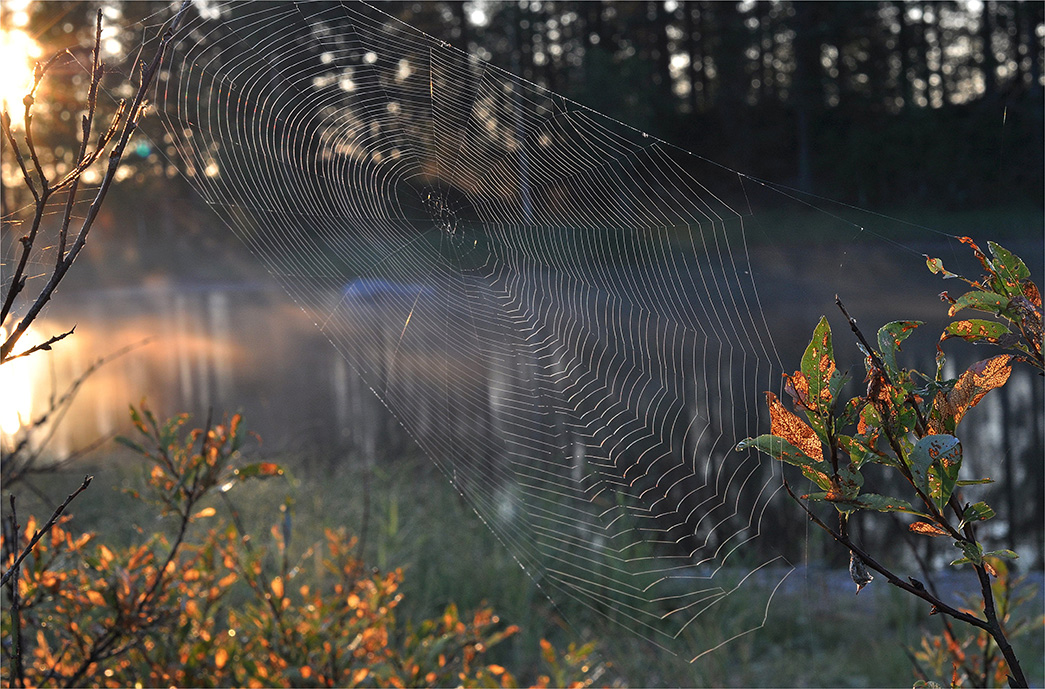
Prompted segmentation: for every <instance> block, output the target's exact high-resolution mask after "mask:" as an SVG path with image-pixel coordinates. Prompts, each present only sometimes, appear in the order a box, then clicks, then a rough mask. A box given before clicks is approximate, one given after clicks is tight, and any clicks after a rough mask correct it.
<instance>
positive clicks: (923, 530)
mask: <svg viewBox="0 0 1045 689" xmlns="http://www.w3.org/2000/svg"><path fill="white" fill-rule="evenodd" d="M907 528H909V529H910V530H911V531H913V532H914V533H920V534H924V535H926V536H946V535H947V532H946V531H944V530H943V529H941V528H940V527H938V526H936V525H935V524H930V523H928V522H915V523H913V524H911V525H910V526H909V527H907Z"/></svg>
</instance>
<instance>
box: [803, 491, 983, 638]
mask: <svg viewBox="0 0 1045 689" xmlns="http://www.w3.org/2000/svg"><path fill="white" fill-rule="evenodd" d="M784 489H785V490H786V491H787V493H788V495H790V496H791V497H792V498H793V499H794V501H795V502H797V503H798V504H799V506H800V507H801V508H802V509H803V510H804V511H805V513H806V514H807V515H808V516H809V519H810V520H812V522H813V523H814V524H816V525H817V526H819V527H820V528H821V529H823V530H824V531H826V532H827V533H828V534H830V535H831V537H832V538H834V539H835V540H836V541H838V542H839V543H841V544H842V545H844V546H845V547H846V548H849V550H851V551H853V552H854V553H856V555H857V557H859V558H860V559H861V560H863V561H864V564H866V565H867V566H868V567H870V568H871V569H873V570H874V571H876V572H878V573H879V574H881V575H882V576H884V577H885V578H886V580H887V581H888V582H889V583H890V584H892V585H893V586H896V587H897V588H901V589H903V590H904V591H907V592H908V593H911V594H913V595H915V596H917V597H918V598H921V599H922V600H924V601H926V602H928V603H930V604H931V605H932V606H933V607H934V608H936V610H937V611H939V612H942V613H945V614H947V615H950V616H951V617H954V618H955V619H959V620H961V621H962V622H966V623H968V624H971V625H973V626H974V627H978V628H980V629H986V630H988V631H990V630H989V629H988V627H987V623H986V622H985V621H983V620H981V619H979V618H977V617H973V616H972V615H969V614H968V613H964V612H962V611H961V610H958V609H956V608H953V607H951V606H950V605H947V604H946V603H944V602H943V601H942V600H940V599H939V598H937V597H936V596H934V595H932V594H931V593H929V592H928V591H927V590H926V589H925V587H924V586H920V585H917V586H916V585H914V584H911V583H908V582H906V581H904V580H903V579H901V578H900V577H898V576H897V575H895V574H893V572H892V571H891V570H889V569H887V568H886V567H885V566H884V565H882V564H881V563H879V562H878V561H877V560H875V559H874V558H873V557H871V556H870V555H868V554H867V552H865V551H864V550H863V549H862V548H861V547H860V546H858V545H856V544H855V543H853V542H852V541H851V540H849V539H848V538H847V537H845V536H843V535H842V534H840V533H838V532H837V531H835V530H834V529H832V528H831V527H830V526H828V525H827V524H825V523H824V522H823V520H821V519H820V518H819V517H817V516H816V515H815V514H813V512H812V511H811V510H810V509H809V507H808V506H807V505H806V504H805V503H804V502H802V500H801V499H799V497H798V496H797V495H795V493H794V491H792V490H791V486H790V485H789V484H788V482H787V481H784Z"/></svg>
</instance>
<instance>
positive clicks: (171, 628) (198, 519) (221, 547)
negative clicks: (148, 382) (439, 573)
mask: <svg viewBox="0 0 1045 689" xmlns="http://www.w3.org/2000/svg"><path fill="white" fill-rule="evenodd" d="M131 415H132V420H133V421H134V424H135V426H136V428H137V430H138V432H139V435H140V438H139V439H138V440H131V439H126V438H124V439H121V440H122V441H123V443H124V444H126V445H128V446H130V447H131V448H133V449H134V450H135V451H136V452H137V453H139V454H140V455H141V456H142V457H144V458H146V459H147V460H148V462H149V465H148V474H147V476H146V478H145V484H144V485H145V488H144V489H143V490H142V491H141V492H140V493H139V492H135V493H133V497H135V498H136V499H140V500H144V501H146V502H148V503H149V504H151V505H154V506H155V507H156V508H157V509H158V510H159V511H160V513H161V514H162V515H163V516H164V517H165V518H166V519H168V520H169V521H170V522H171V524H170V527H169V529H168V531H167V532H166V533H157V534H153V535H148V534H144V533H143V534H142V540H141V542H140V543H136V544H132V545H130V546H127V547H116V546H113V545H109V544H106V543H105V542H104V540H103V539H102V538H101V537H99V536H97V535H95V534H77V533H75V532H74V531H73V530H72V528H71V524H70V518H69V517H68V516H64V515H61V514H56V516H55V519H54V520H53V522H52V523H53V526H52V527H51V528H50V530H49V531H48V532H47V535H46V537H43V538H41V539H39V540H38V541H37V542H36V543H35V546H34V545H33V544H32V543H31V540H32V539H31V537H30V536H29V534H31V533H37V532H38V531H40V529H39V522H38V520H36V519H35V518H33V517H30V518H29V519H28V520H27V523H26V526H25V529H24V530H22V529H21V528H19V526H18V524H17V516H16V515H15V513H14V512H13V510H12V513H11V515H10V518H9V519H8V520H7V522H6V524H5V527H6V528H5V532H4V536H3V540H2V548H3V556H4V561H5V564H6V566H7V570H8V574H5V576H7V577H8V580H7V586H6V588H7V594H8V600H9V603H10V605H9V606H8V608H7V609H6V610H5V611H4V615H3V618H2V633H3V638H4V644H3V649H4V654H5V656H6V661H7V662H5V663H4V667H3V671H2V673H3V674H2V675H0V676H2V678H3V680H4V682H5V684H6V685H7V686H25V685H35V686H43V685H49V684H50V685H58V686H76V685H84V684H92V685H99V686H113V687H121V686H161V685H162V686H172V685H179V686H186V685H188V686H346V687H347V686H374V685H381V686H400V687H405V686H445V685H455V686H456V685H461V686H516V684H517V680H516V677H515V676H514V675H513V674H512V673H511V672H509V671H508V670H507V669H505V668H504V667H501V666H500V665H496V664H494V663H492V662H489V661H488V659H487V658H488V655H487V652H488V651H489V649H491V648H492V647H494V646H496V645H497V644H498V643H500V642H501V641H504V640H505V639H507V638H509V637H511V636H512V635H514V634H516V633H517V632H518V628H517V627H515V626H513V625H508V624H505V623H504V622H503V621H502V620H500V619H499V618H498V616H497V615H496V614H494V613H493V611H492V610H490V609H489V608H483V609H480V610H477V611H475V612H473V613H469V614H467V615H461V614H460V613H459V612H458V610H457V608H456V606H454V605H453V604H452V603H451V604H449V605H448V606H447V607H446V609H445V611H444V612H443V614H442V615H441V616H439V617H437V618H434V619H430V620H424V621H422V622H421V623H420V624H416V625H413V624H409V623H402V622H400V621H399V620H398V619H397V617H396V607H397V605H398V603H399V602H400V600H401V599H402V596H401V594H400V593H399V591H398V589H399V586H400V584H401V582H402V580H403V573H402V570H400V569H396V570H393V571H391V572H381V571H379V570H376V569H370V568H368V567H366V566H365V565H364V564H363V563H362V562H361V561H360V560H359V559H358V558H357V557H356V554H355V553H356V552H357V544H356V541H355V539H354V538H352V537H350V536H349V535H348V534H347V533H346V532H345V531H344V530H340V531H335V530H327V531H326V533H325V534H324V538H323V539H322V542H320V543H316V544H313V545H310V546H309V547H307V548H305V549H304V551H303V552H301V553H299V554H297V555H296V556H294V557H292V549H291V547H290V544H291V540H292V537H293V532H294V529H293V525H292V519H291V516H290V508H289V505H288V504H284V506H283V510H282V511H283V514H282V518H281V519H280V521H279V523H278V524H276V525H274V526H273V527H272V529H271V541H270V543H271V545H266V546H262V545H258V544H256V541H255V539H254V538H252V536H251V534H249V533H248V532H247V531H246V530H245V529H244V528H243V525H242V523H241V520H240V519H239V516H238V512H237V511H236V509H235V507H234V505H233V503H232V502H231V500H230V499H229V494H230V492H231V491H232V490H234V489H235V488H236V487H237V486H238V485H240V484H242V483H246V482H252V481H258V480H264V479H277V478H279V477H281V476H283V470H282V469H281V468H280V467H279V466H278V465H276V464H274V463H270V462H259V463H252V464H244V463H243V461H242V455H241V447H242V440H243V431H242V423H241V419H240V418H239V417H238V416H233V417H232V418H231V419H228V420H227V421H226V422H224V423H221V424H218V425H215V426H213V427H209V428H203V429H201V428H197V429H194V430H191V431H186V430H185V428H186V424H187V421H188V419H187V417H186V416H184V415H183V416H179V417H175V418H174V419H171V420H169V421H167V422H165V423H161V422H160V421H159V420H158V419H157V418H156V417H155V416H154V415H153V414H152V413H151V412H150V411H149V410H148V409H144V408H143V409H142V410H141V411H140V412H139V411H138V410H134V409H132V413H131ZM208 426H209V424H208ZM87 483H89V480H87V481H85V485H84V486H83V487H84V488H85V487H86V484H87ZM72 497H75V495H74V496H71V497H70V500H69V501H67V502H66V504H68V502H70V501H71V498H72ZM63 507H64V506H63ZM219 508H220V510H221V514H227V515H228V516H227V518H224V519H223V518H221V517H220V516H219ZM22 552H25V553H26V555H25V556H24V559H23V560H21V562H20V563H18V564H17V565H16V558H17V556H18V555H19V554H20V553H22ZM8 575H10V576H8ZM592 653H593V648H592V647H591V646H585V647H583V648H579V649H578V648H575V647H572V646H571V647H570V649H568V651H567V652H566V653H565V654H561V655H560V654H558V653H556V651H555V649H554V648H552V646H551V644H549V643H547V642H542V655H543V657H544V659H545V662H546V663H547V664H548V666H549V667H548V669H549V674H548V675H543V676H541V677H538V678H537V684H538V685H539V686H550V685H552V684H554V685H556V686H588V685H590V684H591V683H592V682H593V681H594V680H595V678H597V677H598V676H599V674H600V673H601V672H603V670H604V669H603V668H602V667H600V666H599V665H598V664H597V663H595V662H593V661H592V660H591V658H590V656H591V655H592Z"/></svg>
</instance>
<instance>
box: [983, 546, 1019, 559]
mask: <svg viewBox="0 0 1045 689" xmlns="http://www.w3.org/2000/svg"><path fill="white" fill-rule="evenodd" d="M983 557H1003V558H1005V559H1006V560H1018V559H1019V558H1020V556H1019V554H1018V553H1016V552H1015V551H1012V550H1009V549H1008V548H1005V549H1004V550H988V551H987V552H986V553H984V554H983Z"/></svg>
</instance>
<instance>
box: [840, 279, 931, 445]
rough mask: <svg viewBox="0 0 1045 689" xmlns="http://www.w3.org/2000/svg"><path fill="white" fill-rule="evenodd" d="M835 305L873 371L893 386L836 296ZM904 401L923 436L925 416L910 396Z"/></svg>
mask: <svg viewBox="0 0 1045 689" xmlns="http://www.w3.org/2000/svg"><path fill="white" fill-rule="evenodd" d="M835 305H836V306H837V307H838V308H839V309H841V311H842V315H844V316H845V320H846V322H848V323H849V329H850V330H852V331H853V334H855V335H856V337H857V339H858V340H860V343H861V344H863V346H864V350H865V351H866V352H867V355H868V356H869V357H871V364H872V365H873V366H874V368H875V370H876V371H878V373H879V375H881V376H882V378H883V379H884V380H885V382H887V383H889V385H893V381H892V378H891V377H890V376H889V371H888V369H886V368H885V364H884V363H882V360H881V359H880V358H879V357H878V354H877V353H876V352H875V350H874V348H873V347H872V346H871V345H870V344H868V342H867V339H866V338H865V337H864V334H863V333H862V332H860V328H859V327H857V325H856V319H855V318H853V317H852V316H850V315H849V312H848V311H846V309H845V306H844V305H843V304H842V300H841V298H839V296H838V295H837V294H836V295H835ZM904 401H905V402H906V403H907V404H908V405H909V406H910V407H911V408H912V409H913V410H914V413H915V416H916V417H917V419H918V421H917V424H918V432H919V434H920V435H921V434H924V433H925V431H926V429H928V427H929V426H928V422H927V421H926V419H925V415H924V414H922V410H921V408H920V407H919V406H918V403H917V402H916V401H915V399H914V398H913V397H912V396H911V395H910V394H908V395H907V399H906V400H904Z"/></svg>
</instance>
